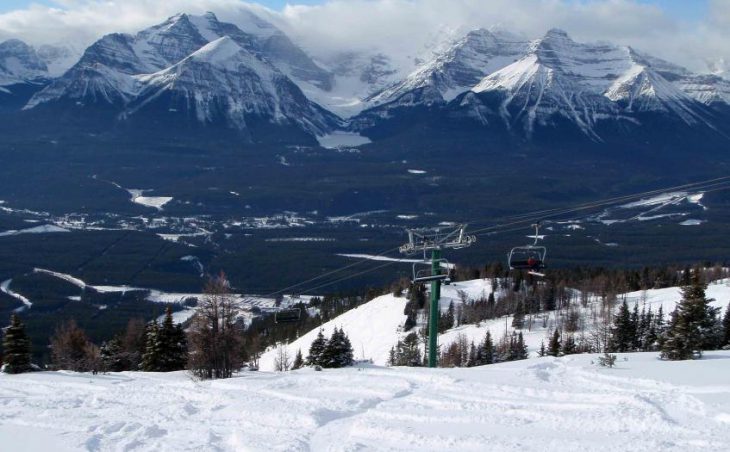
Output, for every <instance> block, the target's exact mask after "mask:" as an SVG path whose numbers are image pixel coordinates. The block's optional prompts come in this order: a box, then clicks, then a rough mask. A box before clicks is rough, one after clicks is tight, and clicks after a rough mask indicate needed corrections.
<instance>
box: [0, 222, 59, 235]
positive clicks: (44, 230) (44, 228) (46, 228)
mask: <svg viewBox="0 0 730 452" xmlns="http://www.w3.org/2000/svg"><path fill="white" fill-rule="evenodd" d="M53 232H70V231H69V230H68V229H64V228H62V227H59V226H55V225H52V224H44V225H41V226H34V227H32V228H27V229H20V230H10V231H3V232H0V237H7V236H11V235H19V234H48V233H53Z"/></svg>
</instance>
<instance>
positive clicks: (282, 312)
mask: <svg viewBox="0 0 730 452" xmlns="http://www.w3.org/2000/svg"><path fill="white" fill-rule="evenodd" d="M301 318H302V310H301V309H300V308H286V309H279V310H278V311H276V312H274V323H277V324H279V323H296V322H298V321H299V319H301Z"/></svg>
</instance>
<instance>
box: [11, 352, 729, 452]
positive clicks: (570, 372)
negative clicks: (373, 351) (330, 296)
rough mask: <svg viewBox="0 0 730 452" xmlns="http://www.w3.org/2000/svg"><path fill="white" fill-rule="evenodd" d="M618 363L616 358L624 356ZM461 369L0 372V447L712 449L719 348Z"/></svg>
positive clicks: (723, 396)
mask: <svg viewBox="0 0 730 452" xmlns="http://www.w3.org/2000/svg"><path fill="white" fill-rule="evenodd" d="M624 358H626V359H627V360H624ZM595 359H596V356H595V355H573V356H570V357H564V358H552V357H546V358H539V359H529V360H524V361H517V362H511V363H504V364H495V365H491V366H484V367H478V368H469V369H464V368H463V369H423V368H383V367H377V366H368V367H364V368H347V369H337V370H325V371H322V372H315V371H314V370H312V369H301V370H298V371H293V372H287V373H268V372H245V373H242V374H240V375H238V376H236V377H234V378H233V379H229V380H218V381H212V382H211V381H206V382H196V381H193V380H192V379H191V378H190V377H189V376H188V375H187V374H186V373H185V372H175V373H170V374H157V373H115V374H108V375H89V374H76V373H68V372H43V373H34V374H22V375H5V374H2V375H0V438H1V439H2V447H1V448H2V449H3V450H13V451H28V450H31V451H45V450H53V451H70V450H89V451H103V450H120V451H121V450H135V451H153V450H154V451H184V450H190V451H192V450H196V451H197V450H201V451H208V450H221V451H242V450H253V451H268V450H275V451H329V450H337V451H342V450H394V451H395V450H425V451H446V450H449V451H450V450H459V451H520V452H523V451H560V452H565V451H585V450H591V451H609V450H610V451H649V450H650V451H663V450H676V451H695V450H697V451H699V450H713V451H721V450H728V449H730V382H728V379H727V375H728V373H729V372H730V352H709V353H707V354H706V358H705V359H702V360H699V361H686V362H664V361H660V360H658V359H657V354H656V353H637V354H628V355H619V361H618V366H617V367H616V368H614V369H605V368H600V367H597V366H596V365H593V364H592V363H591V362H592V361H595Z"/></svg>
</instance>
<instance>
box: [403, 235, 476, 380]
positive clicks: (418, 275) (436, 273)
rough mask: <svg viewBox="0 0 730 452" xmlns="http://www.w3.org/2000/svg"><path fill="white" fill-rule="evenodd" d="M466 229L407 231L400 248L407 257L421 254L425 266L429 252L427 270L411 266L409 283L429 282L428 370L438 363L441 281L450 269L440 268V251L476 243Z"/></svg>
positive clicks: (442, 260)
mask: <svg viewBox="0 0 730 452" xmlns="http://www.w3.org/2000/svg"><path fill="white" fill-rule="evenodd" d="M465 229H466V225H465V224H462V225H456V226H448V227H438V228H424V229H406V232H407V233H408V243H406V244H405V245H403V246H401V247H400V252H401V253H403V254H407V255H413V254H416V253H419V252H422V253H423V261H424V263H428V260H427V258H426V252H427V251H431V262H430V266H431V268H430V271H426V272H417V271H416V269H415V266H414V270H413V280H412V281H413V283H422V282H430V283H431V300H430V301H431V303H430V309H429V320H428V367H436V365H437V363H438V351H437V347H438V324H439V314H440V310H439V300H440V299H441V282H442V281H443V280H445V279H447V278H448V277H449V268H446V269H443V268H441V267H442V266H441V263H442V262H444V261H445V260H444V259H442V258H441V251H442V250H445V249H452V250H457V249H461V248H466V247H467V246H470V245H471V244H472V243H474V242H476V240H477V238H476V236H474V235H466V234H465V232H464V231H465Z"/></svg>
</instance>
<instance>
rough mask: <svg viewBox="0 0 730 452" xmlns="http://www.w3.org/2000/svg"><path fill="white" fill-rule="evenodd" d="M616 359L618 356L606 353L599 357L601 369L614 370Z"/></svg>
mask: <svg viewBox="0 0 730 452" xmlns="http://www.w3.org/2000/svg"><path fill="white" fill-rule="evenodd" d="M616 358H617V356H616V355H614V354H611V353H608V352H606V353H604V354H603V355H601V356H599V357H598V364H599V365H600V366H601V367H608V368H612V367H613V366H615V365H616Z"/></svg>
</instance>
